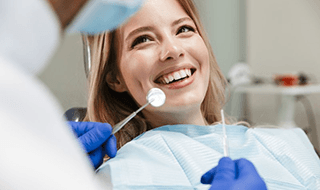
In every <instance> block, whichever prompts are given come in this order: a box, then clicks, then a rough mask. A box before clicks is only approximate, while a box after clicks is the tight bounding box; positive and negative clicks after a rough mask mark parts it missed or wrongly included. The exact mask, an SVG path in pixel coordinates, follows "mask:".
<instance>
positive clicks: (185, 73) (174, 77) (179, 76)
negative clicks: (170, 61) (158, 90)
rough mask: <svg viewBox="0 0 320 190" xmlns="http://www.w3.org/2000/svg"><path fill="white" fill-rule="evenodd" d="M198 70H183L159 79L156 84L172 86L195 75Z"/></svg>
mask: <svg viewBox="0 0 320 190" xmlns="http://www.w3.org/2000/svg"><path fill="white" fill-rule="evenodd" d="M195 71H196V69H191V68H189V69H181V70H179V71H175V72H172V73H169V74H165V75H162V76H160V77H159V78H157V79H156V80H155V81H154V82H155V83H157V84H172V83H175V82H178V81H182V80H184V79H187V78H189V77H191V76H192V75H193V73H194V72H195Z"/></svg>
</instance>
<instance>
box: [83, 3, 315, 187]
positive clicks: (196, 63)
mask: <svg viewBox="0 0 320 190" xmlns="http://www.w3.org/2000/svg"><path fill="white" fill-rule="evenodd" d="M89 41H90V46H91V51H92V52H91V53H92V70H91V73H90V78H89V82H90V92H89V101H88V113H87V117H86V120H87V121H93V122H104V123H110V124H111V125H112V126H113V125H114V124H116V123H118V122H119V121H121V120H123V119H124V118H126V117H127V116H128V115H129V114H131V113H132V112H133V111H135V110H137V109H138V108H139V107H140V106H142V105H144V104H145V103H146V95H147V93H148V91H149V90H150V89H151V88H154V87H157V88H160V89H161V90H163V91H164V93H165V94H166V102H165V104H164V105H163V106H161V107H159V108H155V107H152V106H147V107H146V108H145V109H144V110H143V111H142V112H141V113H140V114H139V115H138V116H136V117H135V118H134V119H133V120H131V121H130V122H129V124H127V125H126V126H125V127H124V128H122V129H121V130H120V131H119V132H118V133H117V134H116V137H117V140H118V147H119V148H120V147H122V148H121V149H120V150H119V152H118V155H117V156H116V157H115V158H113V159H111V160H109V161H107V162H106V163H105V164H104V165H103V166H102V167H101V168H100V171H99V174H101V176H103V177H106V181H108V180H111V181H112V184H113V185H114V187H115V188H119V189H128V188H129V189H131V188H136V189H148V188H151V187H153V188H154V187H156V186H157V187H159V188H160V187H161V188H163V189H166V188H167V189H168V188H169V189H170V188H174V187H175V188H180V189H187V188H191V189H193V188H196V189H198V188H199V189H201V188H208V187H206V186H203V185H202V184H201V183H200V177H201V175H202V174H203V173H204V172H205V171H207V170H208V169H210V168H211V167H212V166H214V165H216V164H217V162H218V160H219V159H220V158H221V157H222V152H223V151H222V143H221V142H222V140H221V139H222V133H221V126H220V125H214V124H216V123H218V122H221V115H220V110H221V108H222V107H223V105H224V102H225V99H224V97H225V94H224V89H225V85H226V80H225V78H224V77H223V75H222V73H221V71H220V69H219V67H218V65H217V62H216V60H215V57H214V54H213V52H212V50H211V47H210V44H209V42H208V39H207V37H206V34H205V32H204V30H203V27H202V25H201V23H200V20H199V16H198V14H197V11H196V8H195V6H194V4H193V2H192V0H147V1H146V3H145V4H144V6H143V7H142V9H141V10H140V11H139V12H138V13H137V14H136V15H135V16H133V17H132V18H131V19H130V20H129V21H128V22H127V23H125V24H124V25H123V26H121V27H120V28H118V29H116V30H115V31H112V32H110V33H105V34H101V35H99V36H91V37H89ZM161 126H162V127H161ZM146 131H148V132H146ZM227 132H228V134H229V145H230V147H231V149H230V156H231V157H233V158H241V157H246V158H248V159H249V160H250V161H252V162H253V163H254V164H255V165H256V167H257V169H258V171H259V173H261V175H262V177H264V179H265V181H266V183H267V185H269V188H270V189H272V188H274V189H279V188H281V187H284V186H286V185H288V184H289V186H290V185H291V186H292V187H297V188H304V187H319V188H320V182H319V179H320V173H319V172H317V170H315V168H318V169H319V171H320V163H319V160H315V157H316V155H315V153H314V151H313V152H312V151H311V149H310V146H311V145H310V143H309V142H308V141H307V140H306V139H305V136H303V135H302V132H301V131H299V130H292V131H281V130H280V131H276V132H275V131H274V130H273V131H269V130H267V131H263V130H253V129H248V128H246V127H244V126H232V125H230V126H227ZM283 133H286V135H287V136H289V137H290V138H292V139H294V137H296V138H297V139H298V140H297V139H295V142H288V139H286V138H287V137H286V136H283V135H282V136H281V138H280V137H279V138H278V137H277V134H283ZM141 134H143V135H141ZM139 135H140V136H139ZM138 136H139V137H138ZM136 137H138V138H136ZM134 138H136V139H135V140H133V139H134ZM132 140H133V141H132ZM289 140H290V139H289ZM129 141H130V142H129ZM279 143H280V144H281V145H282V148H281V151H284V152H282V153H283V154H287V157H285V158H283V157H281V154H280V153H279V146H278V145H279ZM301 143H304V144H305V145H301V146H300V144H301ZM296 144H297V146H294V145H296ZM124 145H125V146H124ZM297 148H298V149H299V151H300V152H299V154H298V155H297V153H296V152H297V151H296V149H297ZM301 153H302V154H311V157H310V158H308V159H310V160H305V158H301V157H299V155H300V154H301ZM296 157H298V158H296ZM288 160H289V161H290V162H288ZM297 160H299V161H302V162H303V163H304V162H307V163H304V164H303V165H304V166H305V168H307V172H306V171H302V172H300V168H296V167H295V166H294V165H292V164H289V163H291V162H293V163H296V162H297ZM299 163H300V162H299ZM266 166H268V167H266ZM297 171H299V172H300V173H299V172H298V174H297ZM110 176H111V179H107V178H109V177H110ZM279 176H286V177H284V179H281V178H280V179H279ZM292 176H294V177H292ZM310 176H312V177H310ZM248 179H250V178H248ZM253 181H254V180H253ZM283 184H285V185H284V186H283ZM310 184H311V185H310Z"/></svg>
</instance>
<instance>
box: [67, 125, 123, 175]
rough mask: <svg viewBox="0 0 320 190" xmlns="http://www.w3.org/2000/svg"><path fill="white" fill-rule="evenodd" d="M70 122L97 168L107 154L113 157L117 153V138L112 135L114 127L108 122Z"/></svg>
mask: <svg viewBox="0 0 320 190" xmlns="http://www.w3.org/2000/svg"><path fill="white" fill-rule="evenodd" d="M68 124H69V125H70V126H71V128H72V130H73V131H74V133H75V134H76V136H77V137H78V141H79V142H80V143H81V144H82V147H83V148H84V149H85V151H86V152H87V153H88V156H89V158H90V160H91V162H92V164H93V166H94V168H95V169H97V168H98V167H99V166H100V165H101V164H102V162H103V158H104V156H105V155H106V154H107V155H108V156H109V157H110V158H113V157H115V156H116V154H117V140H116V137H115V136H114V135H111V132H112V127H111V126H110V125H109V124H107V123H98V122H72V121H69V122H68Z"/></svg>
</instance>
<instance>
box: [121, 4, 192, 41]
mask: <svg viewBox="0 0 320 190" xmlns="http://www.w3.org/2000/svg"><path fill="white" fill-rule="evenodd" d="M186 16H188V15H187V13H186V12H185V10H184V9H183V7H182V6H181V5H180V3H179V2H178V1H177V0H147V1H146V2H145V4H144V5H143V7H142V8H141V9H140V11H139V12H137V13H136V14H135V15H134V16H133V17H132V18H131V19H130V20H129V21H128V22H127V23H126V24H125V25H124V26H123V27H122V31H123V34H124V36H126V35H128V34H129V33H130V31H132V30H134V29H136V28H139V27H145V26H153V25H155V26H162V25H163V26H164V25H169V24H171V23H172V22H173V21H175V20H177V19H180V18H182V17H186Z"/></svg>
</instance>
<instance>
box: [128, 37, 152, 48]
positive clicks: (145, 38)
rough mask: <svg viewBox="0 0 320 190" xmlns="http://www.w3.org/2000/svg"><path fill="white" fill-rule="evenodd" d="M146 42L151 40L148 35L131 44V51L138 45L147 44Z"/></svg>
mask: <svg viewBox="0 0 320 190" xmlns="http://www.w3.org/2000/svg"><path fill="white" fill-rule="evenodd" d="M145 40H151V37H149V36H147V35H143V36H139V37H137V38H136V39H135V40H134V41H133V42H132V44H131V49H133V48H134V47H135V46H136V45H139V44H141V43H144V42H146V41H145Z"/></svg>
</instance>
